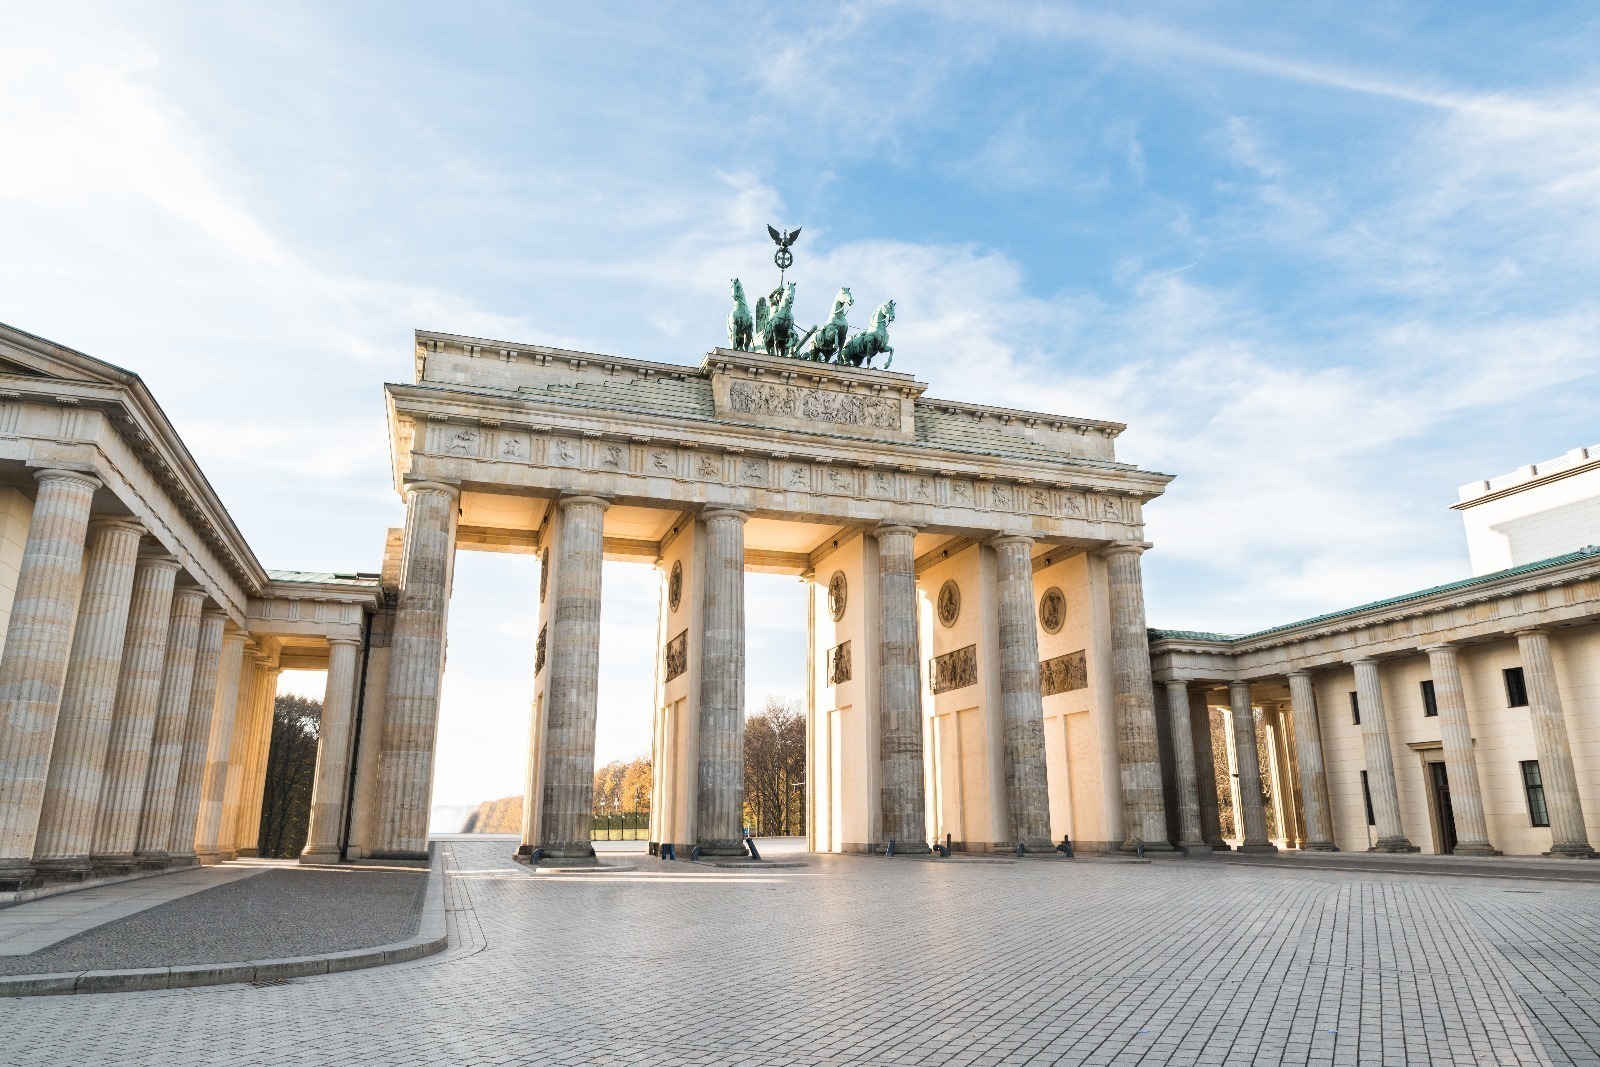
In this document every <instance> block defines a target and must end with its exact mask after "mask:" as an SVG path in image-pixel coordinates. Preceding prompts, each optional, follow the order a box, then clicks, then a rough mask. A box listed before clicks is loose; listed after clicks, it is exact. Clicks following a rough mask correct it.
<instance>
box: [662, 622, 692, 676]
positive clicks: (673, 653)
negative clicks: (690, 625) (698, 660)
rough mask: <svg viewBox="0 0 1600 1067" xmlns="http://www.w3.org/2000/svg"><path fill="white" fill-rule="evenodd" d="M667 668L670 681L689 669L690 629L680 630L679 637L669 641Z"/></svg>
mask: <svg viewBox="0 0 1600 1067" xmlns="http://www.w3.org/2000/svg"><path fill="white" fill-rule="evenodd" d="M666 668H667V672H666V673H667V681H669V682H670V681H672V680H673V679H674V678H676V677H677V676H678V675H680V674H682V673H683V672H684V671H686V670H688V669H689V631H688V630H683V631H681V632H679V634H678V636H677V637H674V638H673V639H672V640H671V641H668V642H667V651H666Z"/></svg>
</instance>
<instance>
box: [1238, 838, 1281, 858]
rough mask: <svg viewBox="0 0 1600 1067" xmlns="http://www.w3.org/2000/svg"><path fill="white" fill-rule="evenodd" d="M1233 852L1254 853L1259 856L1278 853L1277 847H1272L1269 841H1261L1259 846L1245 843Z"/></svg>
mask: <svg viewBox="0 0 1600 1067" xmlns="http://www.w3.org/2000/svg"><path fill="white" fill-rule="evenodd" d="M1235 851H1238V852H1254V853H1260V854H1263V855H1265V854H1266V853H1270V852H1276V851H1278V846H1277V845H1274V844H1273V843H1272V842H1271V841H1263V842H1261V843H1259V844H1256V843H1252V842H1249V841H1246V842H1245V843H1244V844H1242V845H1240V846H1239V847H1238V848H1237V849H1236V850H1235Z"/></svg>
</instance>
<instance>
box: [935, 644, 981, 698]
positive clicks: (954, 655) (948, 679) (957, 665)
mask: <svg viewBox="0 0 1600 1067" xmlns="http://www.w3.org/2000/svg"><path fill="white" fill-rule="evenodd" d="M977 683H978V646H977V645H967V646H966V647H965V648H958V649H956V650H955V651H954V652H946V653H945V654H944V655H942V656H935V657H934V658H933V659H931V660H929V661H928V685H929V687H930V688H932V689H933V691H934V693H936V694H937V693H948V692H951V691H952V690H956V689H965V688H966V687H967V686H969V685H976V684H977Z"/></svg>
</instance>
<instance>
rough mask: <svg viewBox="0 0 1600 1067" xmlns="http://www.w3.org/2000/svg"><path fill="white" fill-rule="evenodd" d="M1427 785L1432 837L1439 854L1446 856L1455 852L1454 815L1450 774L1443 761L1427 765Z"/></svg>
mask: <svg viewBox="0 0 1600 1067" xmlns="http://www.w3.org/2000/svg"><path fill="white" fill-rule="evenodd" d="M1428 784H1429V786H1430V787H1431V788H1432V790H1433V837H1434V840H1435V841H1436V842H1437V843H1438V846H1439V854H1440V855H1444V856H1448V855H1450V854H1451V853H1453V852H1455V850H1456V814H1455V809H1453V808H1452V807H1451V806H1450V774H1449V772H1448V771H1447V770H1446V769H1445V765H1444V763H1443V761H1438V760H1436V761H1433V762H1430V763H1429V764H1428Z"/></svg>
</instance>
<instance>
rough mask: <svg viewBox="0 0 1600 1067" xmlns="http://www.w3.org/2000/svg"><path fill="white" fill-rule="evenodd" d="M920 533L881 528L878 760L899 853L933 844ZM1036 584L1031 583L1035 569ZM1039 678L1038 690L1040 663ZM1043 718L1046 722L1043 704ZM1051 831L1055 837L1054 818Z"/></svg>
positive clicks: (891, 836) (887, 821)
mask: <svg viewBox="0 0 1600 1067" xmlns="http://www.w3.org/2000/svg"><path fill="white" fill-rule="evenodd" d="M916 536H917V531H916V530H913V529H912V528H911V527H909V526H882V527H879V528H878V530H877V538H878V611H879V629H878V760H879V765H880V774H881V775H882V778H883V782H882V786H881V796H882V800H883V840H884V842H885V843H887V842H889V841H891V840H892V841H893V842H894V850H895V852H896V853H906V854H923V855H925V854H927V853H928V852H930V851H931V849H930V848H929V847H928V840H927V839H928V819H927V808H926V800H925V797H924V782H923V765H922V680H921V678H920V677H919V676H918V674H919V672H918V669H917V664H918V658H917V568H916V562H917V560H916V550H915V548H914V545H915V543H916ZM1024 551H1025V549H1024ZM1029 582H1030V586H1031V582H1032V577H1031V568H1030V577H1029ZM1032 599H1033V598H1032V596H1031V593H1030V595H1029V597H1028V600H1029V602H1030V603H1031V601H1032ZM1035 641H1036V642H1037V638H1036V639H1035ZM1036 647H1037V645H1036ZM1034 659H1035V661H1037V659H1038V654H1037V653H1035V654H1034ZM1035 675H1036V677H1035V682H1034V685H1035V689H1036V690H1037V686H1038V681H1037V668H1035ZM1035 699H1038V698H1037V697H1036V698H1035ZM1039 722H1040V724H1041V727H1042V724H1043V722H1044V712H1043V704H1040V711H1039ZM1041 737H1042V735H1041ZM1040 752H1041V753H1042V752H1043V747H1042V741H1041V748H1040ZM1041 758H1042V755H1041ZM1044 832H1045V836H1046V837H1048V836H1049V832H1050V828H1049V825H1048V823H1046V825H1045V828H1044Z"/></svg>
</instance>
